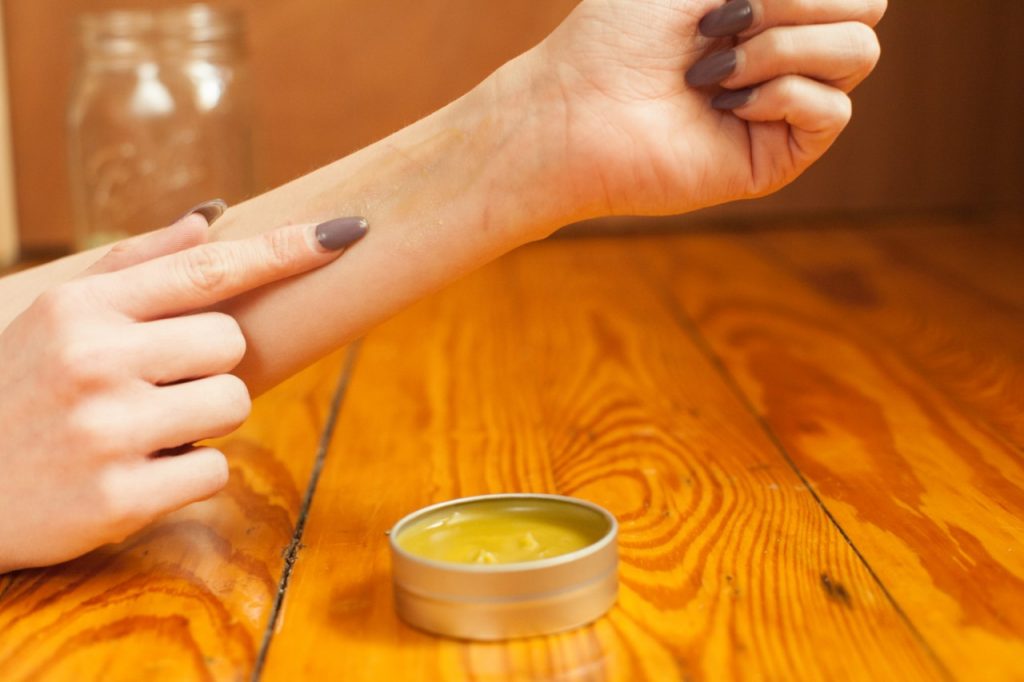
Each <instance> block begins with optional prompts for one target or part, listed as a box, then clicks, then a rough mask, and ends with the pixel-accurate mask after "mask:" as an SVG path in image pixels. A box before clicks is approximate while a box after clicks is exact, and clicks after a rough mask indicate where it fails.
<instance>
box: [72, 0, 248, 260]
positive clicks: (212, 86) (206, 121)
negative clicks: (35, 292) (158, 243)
mask: <svg viewBox="0 0 1024 682" xmlns="http://www.w3.org/2000/svg"><path fill="white" fill-rule="evenodd" d="M77 29H78V48H79V59H78V71H77V76H76V78H75V83H74V87H73V89H72V94H71V98H70V103H69V106H68V117H67V122H68V133H69V140H70V159H69V160H70V175H71V189H72V197H73V201H74V204H75V222H76V225H75V242H76V247H77V248H79V249H85V248H90V247H93V246H96V245H99V244H103V243H106V242H110V241H113V240H116V239H121V238H123V237H126V236H130V235H132V234H138V233H141V232H146V231H148V230H151V229H153V228H156V227H160V226H163V225H166V224H168V223H169V222H170V221H172V220H173V219H175V218H177V217H179V215H180V214H181V212H182V211H184V210H186V209H187V208H188V207H189V206H192V205H194V204H197V203H199V202H201V201H204V200H207V199H211V198H214V197H220V198H223V199H224V200H226V201H228V203H235V202H238V201H240V200H242V199H243V198H245V197H246V196H247V195H249V194H250V192H251V190H252V181H251V177H252V164H251V140H250V125H249V122H250V115H249V93H248V86H247V82H246V80H247V79H246V69H245V54H244V36H243V27H242V23H241V18H240V16H239V15H238V14H237V13H235V12H233V11H230V10H226V9H222V8H215V7H209V6H205V5H189V6H185V7H179V8H174V9H162V10H117V11H111V12H102V13H95V14H84V15H82V16H81V17H80V18H79V21H78V26H77Z"/></svg>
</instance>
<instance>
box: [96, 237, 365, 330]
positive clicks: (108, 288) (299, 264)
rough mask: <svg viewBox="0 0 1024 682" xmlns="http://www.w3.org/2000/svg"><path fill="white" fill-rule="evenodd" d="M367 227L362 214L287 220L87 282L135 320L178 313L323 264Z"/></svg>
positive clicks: (335, 255) (336, 255) (103, 275)
mask: <svg viewBox="0 0 1024 682" xmlns="http://www.w3.org/2000/svg"><path fill="white" fill-rule="evenodd" d="M367 229H368V224H367V221H366V219H365V218H358V217H354V218H339V219H337V220H331V221H328V222H326V223H320V224H319V225H314V224H299V225H289V226H286V227H281V228H278V229H276V230H271V231H269V232H265V233H263V234H261V235H258V236H256V237H251V238H249V239H241V240H237V241H226V242H212V243H207V244H202V245H199V246H195V247H192V248H190V249H186V250H184V251H179V252H177V253H172V254H168V255H165V256H161V257H159V258H155V259H153V260H149V261H146V262H144V263H139V264H138V265H133V266H131V267H129V268H125V269H124V270H119V271H117V272H111V273H106V274H100V275H96V276H95V277H93V278H92V279H91V282H90V286H91V287H95V289H94V290H95V291H98V292H99V293H100V294H101V295H102V296H103V298H104V299H105V300H107V301H109V302H110V304H111V305H112V306H113V307H114V308H116V309H117V310H119V311H120V312H122V313H124V314H126V315H128V316H130V317H133V318H135V319H138V320H153V319H159V318H163V317H169V316H172V315H179V314H181V313H184V312H187V311H190V310H195V309H197V308H203V307H206V306H209V305H212V304H214V303H217V302H219V301H223V300H225V299H228V298H231V297H233V296H237V295H238V294H241V293H243V292H246V291H249V290H250V289H255V288H257V287H261V286H263V285H264V284H269V283H270V282H275V281H277V280H280V279H285V278H287V277H291V276H293V275H297V274H299V273H302V272H306V271H307V270H312V269H313V268H317V267H320V266H322V265H325V264H326V263H329V262H331V261H332V260H334V259H335V258H337V257H338V256H339V254H340V253H341V252H342V251H343V250H344V249H345V248H347V247H348V246H351V245H352V244H354V243H355V242H357V241H358V240H359V239H361V238H362V237H363V235H365V234H366V232H367Z"/></svg>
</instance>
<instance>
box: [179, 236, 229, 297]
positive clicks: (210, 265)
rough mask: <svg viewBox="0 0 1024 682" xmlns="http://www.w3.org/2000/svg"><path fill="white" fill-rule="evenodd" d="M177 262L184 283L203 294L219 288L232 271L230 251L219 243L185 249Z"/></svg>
mask: <svg viewBox="0 0 1024 682" xmlns="http://www.w3.org/2000/svg"><path fill="white" fill-rule="evenodd" d="M178 263H179V264H180V268H181V275H182V277H183V278H184V279H185V282H186V284H188V285H189V286H190V287H192V288H193V289H195V290H197V291H199V292H200V293H204V294H209V293H214V292H216V291H218V290H219V289H221V288H222V287H223V286H224V284H225V283H226V282H227V281H228V278H229V277H230V276H231V272H232V267H231V266H232V257H231V253H230V251H229V250H228V249H227V248H224V247H223V246H222V245H220V244H207V245H205V246H203V247H200V248H196V249H192V250H190V251H186V252H185V253H183V254H182V257H181V259H180V260H179V261H178Z"/></svg>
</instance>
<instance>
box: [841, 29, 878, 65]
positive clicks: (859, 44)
mask: <svg viewBox="0 0 1024 682" xmlns="http://www.w3.org/2000/svg"><path fill="white" fill-rule="evenodd" d="M848 35H849V46H850V51H851V52H852V53H853V54H854V55H855V56H856V57H857V58H859V60H860V61H862V62H864V63H865V64H867V65H868V66H869V68H870V67H873V66H874V65H875V63H876V62H877V61H878V57H879V56H880V55H881V53H882V46H881V44H880V43H879V42H878V35H877V34H876V33H875V32H874V31H873V30H872V29H871V28H870V27H869V26H867V25H866V24H861V23H859V22H854V23H851V24H850V25H849V31H848Z"/></svg>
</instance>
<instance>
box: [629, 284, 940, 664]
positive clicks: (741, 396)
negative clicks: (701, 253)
mask: <svg viewBox="0 0 1024 682" xmlns="http://www.w3.org/2000/svg"><path fill="white" fill-rule="evenodd" d="M639 271H642V270H639ZM648 281H651V280H650V277H649V276H648ZM660 284H661V283H660V282H652V285H653V288H655V289H656V290H657V292H658V294H659V296H661V298H662V300H663V301H664V302H665V304H666V307H667V309H668V311H669V314H671V315H672V317H674V318H675V319H676V321H677V322H678V323H679V326H680V328H681V329H682V330H683V332H684V333H685V334H686V335H687V336H689V337H690V340H691V341H693V343H694V345H696V346H697V348H698V350H699V351H700V353H701V354H702V355H704V357H705V358H706V359H707V361H708V362H709V363H710V364H711V365H712V366H713V367H714V368H715V371H716V372H718V374H719V375H720V376H721V377H722V380H723V381H724V382H725V383H726V385H727V386H728V387H729V390H730V391H731V392H732V393H733V394H734V395H735V396H736V398H737V399H738V400H739V401H740V402H741V403H742V405H743V407H744V408H745V409H746V410H747V411H748V412H749V413H750V415H751V416H752V417H753V418H754V420H756V422H757V423H758V424H759V425H760V427H761V430H762V431H763V432H764V434H765V436H766V437H767V438H768V440H769V442H770V443H771V444H772V446H773V447H774V448H775V450H776V451H777V452H778V453H779V455H780V456H781V457H782V459H783V460H784V461H785V462H786V464H787V465H789V468H790V469H792V470H793V473H795V474H796V475H797V477H798V478H799V479H800V482H801V483H802V484H803V485H804V487H805V488H806V489H807V491H808V492H809V493H810V494H811V497H813V498H814V501H815V502H816V503H817V504H818V507H819V508H820V509H821V510H822V512H824V514H825V517H826V518H828V520H829V522H831V524H832V525H833V526H834V527H835V529H836V530H837V531H838V532H839V535H840V536H841V537H842V538H843V540H844V541H845V542H846V544H848V545H849V546H850V549H852V550H853V553H854V555H856V557H857V559H859V560H860V562H861V564H863V565H864V568H865V569H866V570H867V572H868V574H869V575H870V576H871V579H872V580H874V581H875V584H877V585H878V588H879V589H880V590H881V591H882V594H884V595H885V598H886V599H887V600H889V603H890V604H891V605H892V607H893V608H894V609H895V610H896V613H897V614H898V615H899V617H900V619H901V620H902V621H903V622H904V623H905V624H906V626H907V627H908V628H909V629H910V632H911V634H912V635H913V636H914V638H915V639H916V640H917V641H918V643H919V644H920V645H921V646H922V647H923V648H924V650H925V652H927V654H928V656H929V657H930V658H931V659H932V661H934V662H935V665H936V666H937V667H938V669H939V670H940V671H941V673H942V675H943V676H944V677H945V678H946V679H947V680H951V681H952V680H955V679H956V677H955V676H954V675H953V672H952V670H950V668H949V667H948V666H947V665H946V663H945V661H943V660H942V659H941V658H940V657H939V655H938V652H936V651H935V649H934V648H933V647H932V645H931V644H930V643H929V642H928V640H926V639H925V638H924V635H922V634H921V631H920V630H918V628H917V626H916V625H914V622H913V621H912V620H910V617H909V616H908V615H907V613H906V611H904V610H903V607H902V606H900V604H899V602H898V601H896V598H895V597H894V596H893V595H892V593H891V592H890V591H889V588H888V587H886V585H885V583H883V582H882V579H881V577H880V576H879V575H878V573H877V572H876V571H875V569H874V568H873V567H872V566H871V564H870V563H869V562H868V560H867V557H865V556H864V554H863V553H861V551H860V549H859V548H858V547H857V545H855V544H854V542H853V539H852V538H850V536H849V535H848V534H847V532H846V530H845V529H844V528H843V527H842V526H841V525H840V524H839V520H838V519H836V517H835V516H834V515H833V514H832V512H831V511H830V510H829V508H828V506H827V505H826V504H825V502H824V501H823V500H822V499H821V497H820V496H819V495H818V491H816V490H815V489H814V486H813V485H811V482H810V481H809V480H808V479H807V477H806V476H804V473H803V472H802V471H801V470H800V467H799V466H797V463H796V461H795V460H794V459H793V458H792V457H791V456H790V454H789V452H788V451H787V450H786V447H785V446H784V445H783V444H782V441H781V440H779V437H778V436H777V435H776V433H775V431H774V430H773V429H772V427H771V425H770V424H769V423H768V422H767V421H766V420H765V419H764V418H763V417H762V416H761V414H760V413H759V412H758V411H757V408H756V407H755V406H754V403H753V402H752V401H751V400H750V398H749V396H747V394H746V393H745V392H744V391H743V388H742V387H741V386H740V384H739V382H738V381H737V380H736V378H735V377H734V376H733V375H732V373H731V372H730V371H729V368H728V367H726V365H725V363H724V362H723V361H722V359H721V358H720V357H719V356H718V354H717V353H715V351H714V349H713V348H712V347H711V344H710V343H708V341H707V339H705V338H704V335H703V334H701V332H700V327H699V326H698V325H697V322H696V321H695V320H693V319H692V318H691V317H690V316H689V315H688V314H687V312H686V311H685V310H684V309H683V307H682V306H681V305H679V302H678V301H677V300H676V298H675V296H673V295H672V294H671V293H670V292H668V291H667V290H665V289H664V287H662V286H660Z"/></svg>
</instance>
